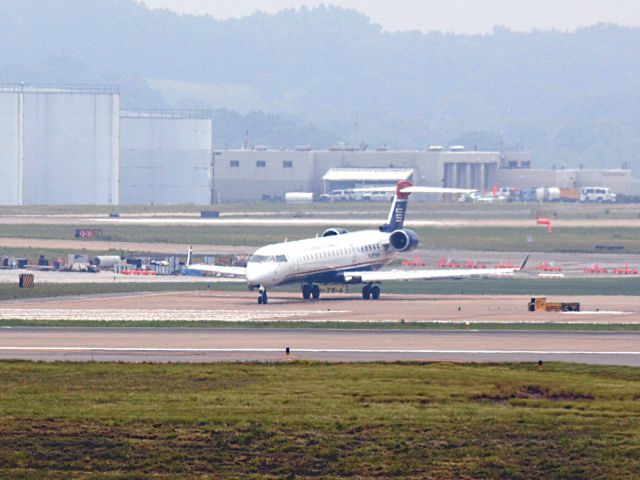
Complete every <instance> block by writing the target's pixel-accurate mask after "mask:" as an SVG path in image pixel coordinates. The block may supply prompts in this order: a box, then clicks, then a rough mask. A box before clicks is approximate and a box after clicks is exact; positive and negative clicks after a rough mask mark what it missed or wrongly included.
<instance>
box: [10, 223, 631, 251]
mask: <svg viewBox="0 0 640 480" xmlns="http://www.w3.org/2000/svg"><path fill="white" fill-rule="evenodd" d="M79 226H81V227H83V228H100V229H101V230H102V233H103V240H111V241H123V242H150V243H176V244H184V245H188V244H213V245H238V247H239V249H238V250H239V251H246V249H244V250H243V249H242V247H243V246H260V245H265V244H268V243H277V242H283V241H285V239H288V240H289V241H293V240H298V239H302V238H310V237H315V236H316V235H317V234H318V233H321V232H322V231H323V230H324V229H325V228H329V227H333V226H336V225H325V226H317V227H315V226H314V227H309V226H301V227H296V226H287V227H281V228H278V229H268V228H265V227H261V226H221V227H215V226H193V225H191V226H189V225H179V226H148V225H105V226H101V225H85V224H79ZM415 231H416V233H417V234H418V235H419V237H420V239H421V247H426V248H442V249H454V250H486V251H505V252H512V251H517V252H522V251H538V252H596V251H598V250H597V249H596V245H616V246H621V247H623V248H624V249H623V252H624V253H640V226H638V227H637V228H633V227H617V228H604V227H590V228H589V227H585V228H578V227H576V228H573V227H572V228H569V227H565V228H557V229H554V232H553V237H552V238H551V239H549V238H548V237H547V233H546V231H545V230H544V229H541V228H539V227H531V228H516V227H455V228H451V227H427V228H416V229H415ZM74 232H75V228H74V227H72V226H65V225H2V236H5V237H15V238H47V239H67V240H71V239H73V237H74ZM89 242H90V241H88V243H89ZM606 253H607V251H604V253H603V254H606Z"/></svg>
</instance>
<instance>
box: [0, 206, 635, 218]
mask: <svg viewBox="0 0 640 480" xmlns="http://www.w3.org/2000/svg"><path fill="white" fill-rule="evenodd" d="M202 210H218V211H219V212H221V213H222V214H244V213H269V214H273V215H279V216H291V215H301V214H303V215H306V214H310V215H322V214H325V213H331V214H335V215H340V214H345V213H346V212H348V214H350V215H351V214H356V215H358V216H362V217H365V218H366V217H378V218H385V217H386V213H387V212H388V210H389V204H387V203H378V202H374V203H367V202H347V203H340V202H339V203H314V204H310V205H287V204H285V203H283V202H243V203H224V204H221V205H158V206H150V205H119V206H93V205H85V206H72V205H68V206H37V205H29V206H21V207H7V206H1V207H0V216H1V215H56V214H94V215H108V214H110V213H112V212H116V213H121V214H158V213H167V214H170V215H176V214H184V213H191V214H198V213H200V212H201V211H202ZM638 214H640V205H638V204H628V205H625V204H614V205H598V204H573V203H544V204H540V203H492V204H489V203H483V204H480V203H475V204H474V203H462V204H460V203H456V202H453V203H447V202H443V203H422V202H411V205H410V207H409V217H410V218H416V219H417V218H420V219H429V218H432V219H450V218H457V219H459V218H513V219H522V218H527V217H529V218H536V216H546V217H552V218H562V219H599V218H616V219H631V218H638Z"/></svg>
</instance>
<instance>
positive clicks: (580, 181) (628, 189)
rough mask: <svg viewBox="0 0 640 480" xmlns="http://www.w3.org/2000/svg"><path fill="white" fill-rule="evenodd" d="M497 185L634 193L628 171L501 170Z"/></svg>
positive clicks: (633, 186)
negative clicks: (590, 188) (588, 188)
mask: <svg viewBox="0 0 640 480" xmlns="http://www.w3.org/2000/svg"><path fill="white" fill-rule="evenodd" d="M497 182H498V183H499V184H500V185H502V186H505V187H513V188H538V187H558V188H575V189H580V188H582V187H608V188H610V189H611V190H612V191H613V192H614V193H622V194H633V193H635V191H636V188H635V182H634V181H633V178H632V177H631V170H619V169H613V170H605V169H563V170H552V169H542V168H540V169H500V170H499V171H498V178H497Z"/></svg>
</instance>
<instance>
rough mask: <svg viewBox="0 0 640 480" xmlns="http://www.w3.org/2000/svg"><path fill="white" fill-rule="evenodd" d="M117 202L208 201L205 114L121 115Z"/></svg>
mask: <svg viewBox="0 0 640 480" xmlns="http://www.w3.org/2000/svg"><path fill="white" fill-rule="evenodd" d="M120 123H121V139H120V202H121V203H122V204H138V205H178V204H186V203H192V204H198V205H207V204H209V203H210V202H211V181H212V160H213V128H212V120H211V112H209V111H192V110H187V111H183V110H180V111H174V110H170V111H169V110H158V111H123V112H122V114H121V118H120Z"/></svg>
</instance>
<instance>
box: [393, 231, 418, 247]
mask: <svg viewBox="0 0 640 480" xmlns="http://www.w3.org/2000/svg"><path fill="white" fill-rule="evenodd" d="M389 243H390V244H391V248H393V249H394V250H397V251H399V252H410V251H411V250H415V249H416V247H417V246H418V243H420V239H419V238H418V235H416V232H414V231H413V230H408V229H403V230H396V231H394V232H393V233H391V235H389Z"/></svg>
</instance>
